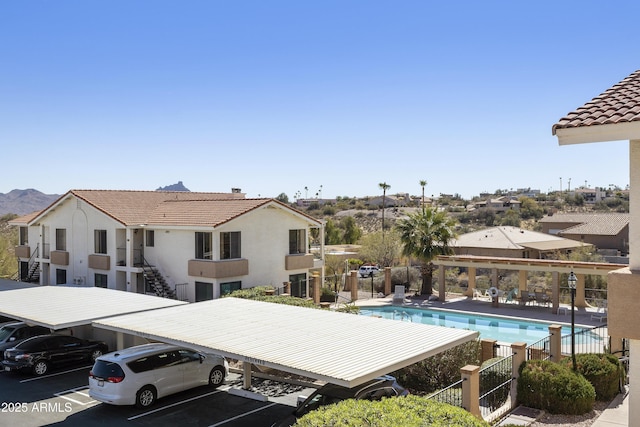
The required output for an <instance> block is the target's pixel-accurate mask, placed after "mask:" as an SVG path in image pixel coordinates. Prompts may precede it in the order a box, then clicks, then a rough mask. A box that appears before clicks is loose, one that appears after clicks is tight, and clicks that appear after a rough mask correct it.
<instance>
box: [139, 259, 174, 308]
mask: <svg viewBox="0 0 640 427" xmlns="http://www.w3.org/2000/svg"><path fill="white" fill-rule="evenodd" d="M142 275H143V276H144V280H145V281H146V282H147V284H148V285H149V286H150V287H151V288H152V289H153V291H154V292H155V294H156V295H157V296H159V297H163V298H171V299H176V291H175V290H174V289H171V287H170V286H169V285H168V284H167V281H166V280H165V278H164V277H163V276H162V274H160V272H159V271H158V269H157V268H155V267H153V266H152V265H150V264H149V263H148V262H147V260H144V265H143V266H142Z"/></svg>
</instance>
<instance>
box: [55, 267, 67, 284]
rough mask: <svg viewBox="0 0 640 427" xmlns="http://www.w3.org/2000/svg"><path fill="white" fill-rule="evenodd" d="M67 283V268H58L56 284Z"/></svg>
mask: <svg viewBox="0 0 640 427" xmlns="http://www.w3.org/2000/svg"><path fill="white" fill-rule="evenodd" d="M66 283H67V270H65V269H63V268H56V285H65V284H66Z"/></svg>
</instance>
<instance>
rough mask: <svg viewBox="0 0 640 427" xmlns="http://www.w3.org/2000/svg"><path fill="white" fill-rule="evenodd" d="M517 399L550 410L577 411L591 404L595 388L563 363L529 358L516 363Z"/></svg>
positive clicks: (563, 412)
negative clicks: (520, 363)
mask: <svg viewBox="0 0 640 427" xmlns="http://www.w3.org/2000/svg"><path fill="white" fill-rule="evenodd" d="M519 373H520V376H519V378H518V402H519V403H520V404H522V405H524V406H529V407H532V408H538V409H544V410H545V411H548V412H550V413H552V414H567V415H579V414H584V413H586V412H589V411H590V410H591V409H592V408H593V403H594V401H595V397H596V392H595V390H594V388H593V386H592V385H591V383H590V382H589V381H587V379H586V378H585V377H583V376H582V375H580V374H579V373H577V372H573V371H572V370H571V369H570V368H568V367H566V366H565V365H563V364H559V363H553V362H551V361H548V360H530V361H528V362H526V363H523V364H522V365H520V369H519Z"/></svg>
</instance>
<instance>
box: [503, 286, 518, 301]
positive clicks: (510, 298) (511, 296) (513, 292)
mask: <svg viewBox="0 0 640 427" xmlns="http://www.w3.org/2000/svg"><path fill="white" fill-rule="evenodd" d="M516 296H518V290H517V289H516V288H513V289H511V290H510V291H509V292H508V293H507V296H506V297H505V298H504V302H513V299H514V298H515V297H516Z"/></svg>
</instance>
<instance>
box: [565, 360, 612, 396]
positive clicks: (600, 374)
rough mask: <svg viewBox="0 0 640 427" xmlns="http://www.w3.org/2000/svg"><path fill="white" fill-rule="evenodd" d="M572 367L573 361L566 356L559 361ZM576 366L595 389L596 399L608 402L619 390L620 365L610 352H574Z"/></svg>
mask: <svg viewBox="0 0 640 427" xmlns="http://www.w3.org/2000/svg"><path fill="white" fill-rule="evenodd" d="M561 363H562V364H563V365H565V366H567V367H569V368H572V366H573V362H572V360H571V358H570V357H567V358H565V359H563V360H562V362H561ZM576 368H577V371H578V373H580V374H582V375H583V376H584V377H585V378H586V379H587V381H589V382H590V383H591V385H593V388H594V389H595V391H596V400H599V401H605V402H608V401H610V400H611V399H613V398H614V397H616V395H617V394H618V393H619V392H620V379H621V376H622V365H621V364H620V361H619V360H618V358H617V357H616V356H614V355H612V354H593V353H584V354H576Z"/></svg>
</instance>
